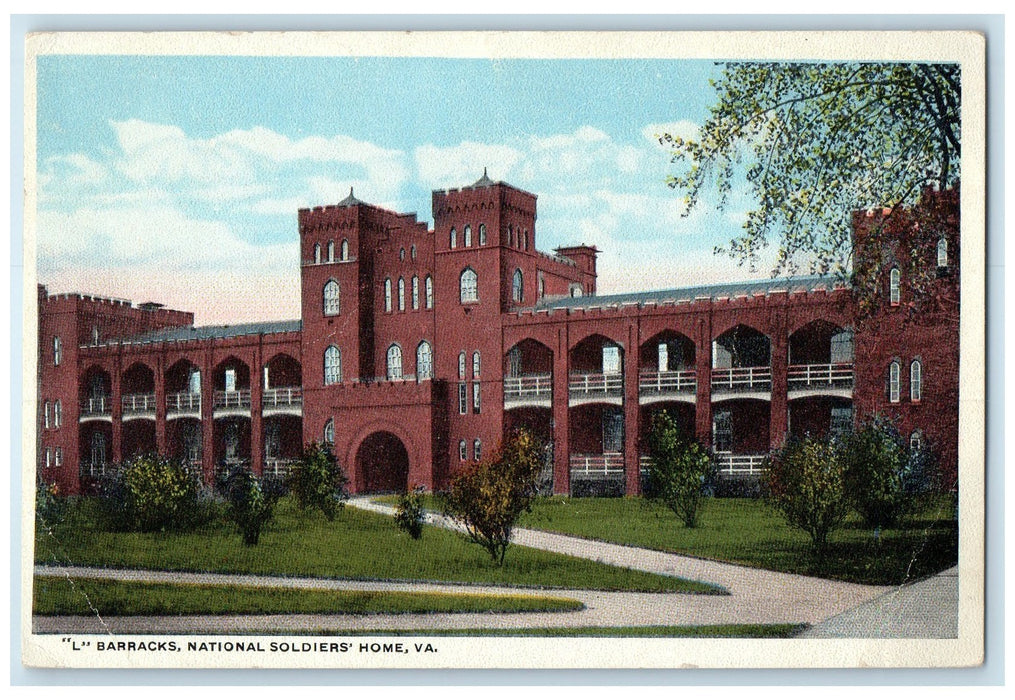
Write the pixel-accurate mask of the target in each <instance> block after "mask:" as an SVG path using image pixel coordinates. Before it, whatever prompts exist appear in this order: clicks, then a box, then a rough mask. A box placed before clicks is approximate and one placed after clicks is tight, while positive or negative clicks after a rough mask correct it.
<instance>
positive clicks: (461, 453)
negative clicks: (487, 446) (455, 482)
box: [458, 440, 469, 462]
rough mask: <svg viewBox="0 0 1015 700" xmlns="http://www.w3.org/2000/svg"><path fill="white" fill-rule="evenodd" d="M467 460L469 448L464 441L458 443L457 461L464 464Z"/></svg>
mask: <svg viewBox="0 0 1015 700" xmlns="http://www.w3.org/2000/svg"><path fill="white" fill-rule="evenodd" d="M468 459H469V447H468V445H467V444H466V443H465V440H459V441H458V461H460V462H466V461H468Z"/></svg>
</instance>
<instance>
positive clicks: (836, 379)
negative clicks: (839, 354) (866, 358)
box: [786, 363, 853, 389]
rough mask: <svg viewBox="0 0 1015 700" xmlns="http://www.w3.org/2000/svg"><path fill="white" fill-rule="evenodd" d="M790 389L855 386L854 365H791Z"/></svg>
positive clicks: (788, 374) (788, 379) (787, 374)
mask: <svg viewBox="0 0 1015 700" xmlns="http://www.w3.org/2000/svg"><path fill="white" fill-rule="evenodd" d="M786 378H787V381H788V384H789V388H790V389H805V388H822V387H826V388H827V387H834V388H839V389H848V388H851V387H852V386H853V364H852V363H838V364H817V365H790V366H789V369H788V370H787V372H786Z"/></svg>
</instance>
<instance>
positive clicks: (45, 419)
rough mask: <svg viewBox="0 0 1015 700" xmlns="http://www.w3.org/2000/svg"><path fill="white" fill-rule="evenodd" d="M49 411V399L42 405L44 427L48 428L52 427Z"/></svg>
mask: <svg viewBox="0 0 1015 700" xmlns="http://www.w3.org/2000/svg"><path fill="white" fill-rule="evenodd" d="M49 411H50V403H49V401H47V402H46V403H44V404H43V406H42V427H43V428H46V429H48V428H49V427H50V421H49V415H50V413H49Z"/></svg>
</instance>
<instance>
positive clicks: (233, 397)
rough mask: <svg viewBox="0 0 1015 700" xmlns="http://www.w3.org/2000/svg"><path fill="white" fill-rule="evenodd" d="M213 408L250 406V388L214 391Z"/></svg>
mask: <svg viewBox="0 0 1015 700" xmlns="http://www.w3.org/2000/svg"><path fill="white" fill-rule="evenodd" d="M214 407H215V408H250V389H242V390H240V391H216V392H215V406H214Z"/></svg>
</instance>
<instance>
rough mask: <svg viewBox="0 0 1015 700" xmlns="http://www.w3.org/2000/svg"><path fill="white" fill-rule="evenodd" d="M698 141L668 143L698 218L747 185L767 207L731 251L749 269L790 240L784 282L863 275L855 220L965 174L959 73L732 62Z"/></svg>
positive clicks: (781, 257) (921, 66)
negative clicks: (802, 273)
mask: <svg viewBox="0 0 1015 700" xmlns="http://www.w3.org/2000/svg"><path fill="white" fill-rule="evenodd" d="M712 84H713V86H714V88H715V90H716V101H715V103H714V104H713V106H712V107H711V108H710V114H709V117H708V119H707V120H706V122H705V123H704V125H703V126H702V127H701V128H700V130H699V133H698V134H697V135H695V136H693V137H681V136H679V135H676V134H663V135H661V136H660V139H659V140H660V142H661V143H662V144H663V145H667V146H669V147H670V148H671V149H672V153H673V162H674V163H676V164H678V165H679V166H681V169H680V170H679V172H677V174H675V175H673V176H672V177H671V178H670V180H669V184H670V186H671V187H674V188H676V189H678V190H681V191H683V192H684V193H685V204H686V206H687V210H688V211H689V210H690V209H691V208H693V207H694V206H696V205H698V204H699V203H700V202H701V201H702V199H703V195H706V197H707V196H708V194H709V189H708V188H709V187H710V186H713V185H714V186H715V187H716V189H717V191H718V194H719V201H718V206H719V207H720V208H721V207H723V206H726V205H727V204H728V203H729V197H730V195H731V193H732V192H733V191H734V188H735V187H739V186H740V185H741V184H743V182H744V179H746V184H747V185H748V186H749V188H750V192H751V195H752V197H753V199H754V201H755V207H754V208H753V209H752V210H751V211H749V212H748V213H747V216H746V220H745V222H744V225H743V233H742V234H741V235H740V236H738V237H736V238H734V239H733V240H731V241H730V243H729V245H728V247H721V248H718V249H717V252H720V251H721V252H726V253H729V254H730V255H732V256H734V257H738V258H740V259H741V261H742V262H744V261H746V262H749V263H750V264H751V265H752V267H753V266H755V265H756V264H757V262H758V260H759V253H760V251H761V250H762V249H763V248H764V247H766V246H768V245H769V244H770V243H771V242H772V238H773V237H776V238H777V240H778V252H777V255H776V268H775V270H773V274H781V273H785V272H795V271H797V270H798V269H799V268H800V266H802V265H803V266H806V267H807V268H809V271H810V272H812V273H822V274H824V273H829V272H831V273H840V274H842V275H846V274H848V273H849V271H850V269H851V259H850V256H851V253H852V246H851V240H852V222H851V215H852V212H853V211H855V210H857V209H861V208H870V207H876V208H878V209H879V210H880V209H881V208H882V207H888V208H889V212H892V211H894V210H895V209H896V208H898V207H900V206H902V207H905V206H908V205H912V204H914V203H915V202H916V200H917V198H918V197H919V196H920V194H921V192H923V191H924V190H925V189H926V188H928V187H936V188H939V189H944V188H946V187H950V186H952V185H954V184H956V183H957V182H958V180H959V174H960V145H961V125H960V106H961V101H960V98H961V90H960V73H959V66H958V65H955V64H929V63H854V62H847V63H764V62H750V63H746V62H728V63H725V64H723V70H722V74H721V77H720V78H719V79H718V80H716V81H713V83H712Z"/></svg>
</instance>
